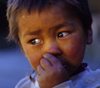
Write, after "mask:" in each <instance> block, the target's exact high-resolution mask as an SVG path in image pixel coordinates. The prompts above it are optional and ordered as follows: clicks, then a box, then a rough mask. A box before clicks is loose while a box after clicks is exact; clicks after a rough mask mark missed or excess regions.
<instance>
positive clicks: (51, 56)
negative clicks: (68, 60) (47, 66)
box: [43, 53, 61, 65]
mask: <svg viewBox="0 0 100 88" xmlns="http://www.w3.org/2000/svg"><path fill="white" fill-rule="evenodd" d="M43 56H44V57H45V58H46V59H48V60H49V61H50V63H51V64H52V65H55V64H61V62H60V61H59V60H58V59H57V58H56V57H55V56H53V55H52V54H50V53H44V55H43Z"/></svg>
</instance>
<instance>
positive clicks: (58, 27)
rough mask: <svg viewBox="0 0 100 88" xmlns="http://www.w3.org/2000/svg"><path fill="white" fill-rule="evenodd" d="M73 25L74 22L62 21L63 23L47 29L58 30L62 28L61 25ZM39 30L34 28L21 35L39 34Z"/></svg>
mask: <svg viewBox="0 0 100 88" xmlns="http://www.w3.org/2000/svg"><path fill="white" fill-rule="evenodd" d="M74 25H75V24H74V23H73V22H65V23H63V24H59V25H57V26H54V27H51V28H50V29H49V30H51V29H56V30H59V29H60V28H62V27H65V26H69V27H72V26H74ZM41 32H42V30H41V29H39V30H36V31H33V32H29V33H26V34H24V35H23V37H26V36H27V35H38V34H40V33H41Z"/></svg>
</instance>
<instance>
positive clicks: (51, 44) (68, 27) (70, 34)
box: [18, 6, 86, 75]
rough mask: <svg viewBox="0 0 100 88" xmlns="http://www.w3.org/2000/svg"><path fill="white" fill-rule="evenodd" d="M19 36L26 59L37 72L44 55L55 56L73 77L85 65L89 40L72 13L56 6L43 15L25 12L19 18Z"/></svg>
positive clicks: (42, 13) (43, 12) (45, 11)
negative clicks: (87, 41)
mask: <svg viewBox="0 0 100 88" xmlns="http://www.w3.org/2000/svg"><path fill="white" fill-rule="evenodd" d="M18 20H19V22H18V25H19V32H18V36H19V39H20V42H21V45H22V49H23V51H24V54H25V56H26V57H27V58H28V60H29V62H30V64H31V66H32V67H33V68H34V69H35V70H36V71H37V66H38V65H40V60H41V59H42V58H44V57H43V54H44V53H46V52H48V53H50V54H52V55H54V56H55V57H56V58H57V59H58V60H60V62H61V63H62V65H64V66H66V70H67V71H68V73H69V75H71V74H72V73H73V72H74V71H75V70H76V69H77V68H78V67H79V65H80V64H81V62H82V60H83V57H84V52H85V46H86V36H85V33H84V30H83V27H82V25H81V23H80V21H79V20H78V19H76V18H73V17H72V16H71V15H70V14H69V12H68V13H66V14H64V13H63V11H61V9H59V8H57V7H56V6H55V7H54V6H52V7H51V8H50V9H49V10H44V11H42V12H41V13H40V14H39V13H38V12H31V13H30V14H28V13H27V12H25V11H23V12H22V14H21V15H20V16H19V19H18Z"/></svg>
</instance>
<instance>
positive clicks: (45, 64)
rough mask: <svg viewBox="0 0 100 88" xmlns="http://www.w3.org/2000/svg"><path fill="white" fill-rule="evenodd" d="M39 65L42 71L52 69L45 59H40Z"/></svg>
mask: <svg viewBox="0 0 100 88" xmlns="http://www.w3.org/2000/svg"><path fill="white" fill-rule="evenodd" d="M40 64H41V66H42V67H43V69H44V70H50V68H51V67H52V64H51V63H50V61H49V60H48V59H46V58H42V59H41V61H40Z"/></svg>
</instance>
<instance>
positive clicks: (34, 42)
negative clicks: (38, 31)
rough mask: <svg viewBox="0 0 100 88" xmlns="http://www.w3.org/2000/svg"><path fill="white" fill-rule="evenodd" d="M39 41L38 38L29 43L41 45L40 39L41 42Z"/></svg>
mask: <svg viewBox="0 0 100 88" xmlns="http://www.w3.org/2000/svg"><path fill="white" fill-rule="evenodd" d="M37 39H38V38H35V39H32V40H30V41H29V43H31V44H33V45H36V44H39V43H40V39H39V41H38V40H37ZM36 42H38V43H36Z"/></svg>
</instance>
